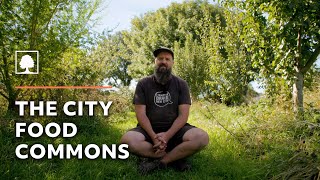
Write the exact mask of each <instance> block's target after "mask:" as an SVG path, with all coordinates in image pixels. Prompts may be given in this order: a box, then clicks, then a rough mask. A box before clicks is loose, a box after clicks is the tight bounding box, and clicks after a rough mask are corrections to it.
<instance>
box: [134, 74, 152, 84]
mask: <svg viewBox="0 0 320 180" xmlns="http://www.w3.org/2000/svg"><path fill="white" fill-rule="evenodd" d="M152 81H153V75H150V76H147V77H144V78H141V79H140V80H139V81H138V84H140V85H144V84H146V83H150V82H152Z"/></svg>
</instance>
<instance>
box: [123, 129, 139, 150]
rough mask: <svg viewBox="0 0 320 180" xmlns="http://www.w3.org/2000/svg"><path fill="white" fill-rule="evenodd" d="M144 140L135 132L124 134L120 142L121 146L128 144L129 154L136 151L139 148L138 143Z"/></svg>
mask: <svg viewBox="0 0 320 180" xmlns="http://www.w3.org/2000/svg"><path fill="white" fill-rule="evenodd" d="M144 140H145V137H144V135H143V134H141V133H139V132H136V131H128V132H127V133H126V134H124V135H123V136H122V138H121V140H120V143H121V144H128V146H129V150H130V151H131V152H135V151H137V148H139V146H140V143H141V142H143V141H144Z"/></svg>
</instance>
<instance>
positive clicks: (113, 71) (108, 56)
mask: <svg viewBox="0 0 320 180" xmlns="http://www.w3.org/2000/svg"><path fill="white" fill-rule="evenodd" d="M130 54H131V51H130V49H129V48H128V47H127V45H126V44H125V43H124V40H123V34H122V32H118V33H115V34H113V35H109V36H108V37H107V38H106V39H105V40H103V41H102V42H100V43H99V45H98V47H97V48H96V49H95V50H94V51H93V52H92V59H97V60H100V61H101V62H102V63H103V64H104V65H105V66H104V67H105V71H106V75H105V77H106V78H107V79H106V81H107V83H108V84H111V85H116V86H118V87H119V86H129V85H130V82H131V80H132V77H131V76H130V75H129V74H128V66H129V65H130V64H131V61H130V60H129V59H130V57H131V56H130Z"/></svg>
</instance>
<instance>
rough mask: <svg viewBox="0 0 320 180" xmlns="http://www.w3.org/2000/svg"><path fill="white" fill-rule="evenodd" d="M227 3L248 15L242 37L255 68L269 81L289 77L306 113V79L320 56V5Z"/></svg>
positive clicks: (297, 106) (305, 1) (298, 108)
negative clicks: (306, 75)
mask: <svg viewBox="0 0 320 180" xmlns="http://www.w3.org/2000/svg"><path fill="white" fill-rule="evenodd" d="M224 2H226V4H227V5H229V6H231V7H236V8H237V9H235V8H233V10H238V12H241V13H242V14H245V15H246V19H244V21H243V24H244V34H243V36H242V37H243V40H244V44H245V46H246V47H248V50H249V52H250V53H252V60H253V61H254V62H253V65H254V66H255V67H259V69H260V73H261V74H262V75H263V76H264V77H265V78H268V77H270V76H271V77H272V76H279V75H280V76H282V77H283V78H285V79H286V81H287V82H288V83H289V84H291V85H292V87H293V90H292V96H293V102H294V110H295V112H297V114H302V112H303V87H304V77H305V74H306V73H307V72H308V71H309V70H310V68H311V67H312V65H313V64H314V62H315V61H316V59H317V57H318V56H319V53H320V14H319V9H320V2H319V1H312V0H301V1H294V0H290V1H284V0H280V1H271V0H261V1H255V0H246V1H229V0H227V1H224Z"/></svg>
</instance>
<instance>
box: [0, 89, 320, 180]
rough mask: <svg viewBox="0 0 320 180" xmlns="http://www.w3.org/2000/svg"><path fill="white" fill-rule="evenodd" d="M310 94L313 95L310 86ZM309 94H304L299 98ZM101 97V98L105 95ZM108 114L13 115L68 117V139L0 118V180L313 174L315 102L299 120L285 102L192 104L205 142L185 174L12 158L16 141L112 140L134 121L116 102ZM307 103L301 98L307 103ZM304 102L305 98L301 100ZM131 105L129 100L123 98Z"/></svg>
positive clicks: (118, 163) (131, 163) (132, 162)
mask: <svg viewBox="0 0 320 180" xmlns="http://www.w3.org/2000/svg"><path fill="white" fill-rule="evenodd" d="M309 93H314V95H313V97H315V96H317V97H320V94H319V93H318V91H313V92H309ZM306 97H308V96H306ZM107 99H108V98H107ZM123 101H124V100H122V99H121V98H120V97H118V101H117V103H115V105H117V108H118V109H117V110H120V109H121V108H123V109H125V111H117V110H115V109H113V111H111V112H110V113H111V116H109V117H101V116H96V117H77V118H65V117H63V116H60V117H56V118H48V117H35V118H32V119H30V118H26V119H20V121H21V120H23V121H26V120H27V119H28V120H31V121H37V122H40V123H42V124H47V123H48V122H52V121H54V122H59V123H61V122H73V123H75V124H76V125H77V127H78V133H77V135H76V136H75V137H73V138H61V137H58V138H48V137H45V136H44V137H40V138H30V137H28V136H24V137H22V138H16V137H15V129H14V123H15V122H16V121H19V119H16V118H11V117H4V116H3V117H2V118H1V123H0V124H1V127H0V179H137V178H138V179H169V178H174V179H270V178H273V179H290V178H291V179H317V178H319V164H320V161H319V155H320V152H319V150H320V145H319V142H320V139H319V132H320V126H319V124H320V118H319V117H320V113H319V109H320V107H319V106H317V105H314V106H312V107H311V106H307V105H306V107H307V108H306V113H305V117H306V118H305V120H304V121H299V122H298V121H295V120H294V118H293V114H292V113H291V109H288V108H287V109H286V108H284V107H287V106H282V107H280V106H274V105H272V104H270V103H269V102H268V101H267V100H261V101H260V102H258V103H255V104H251V105H248V106H236V107H227V106H225V105H223V104H215V103H211V102H195V103H194V104H193V105H192V108H191V113H190V118H189V123H191V124H193V125H195V126H197V127H199V128H202V129H204V130H205V131H206V132H208V134H209V137H210V142H209V145H208V146H207V147H206V148H205V149H204V150H203V151H201V152H199V153H197V154H195V155H194V156H192V157H190V158H189V160H190V161H191V162H192V165H193V169H192V171H190V172H184V173H180V172H175V171H174V170H172V169H167V170H160V171H157V172H155V173H152V174H150V175H147V176H141V175H140V174H139V173H138V172H137V170H136V161H137V158H136V157H135V156H134V155H130V157H129V158H128V159H127V160H112V159H101V158H98V159H96V160H89V159H86V158H84V159H82V160H78V159H76V158H72V159H70V160H66V159H64V160H60V159H58V158H53V159H51V160H48V159H41V160H35V159H27V160H20V159H18V158H16V157H15V153H14V152H15V147H16V146H17V145H18V144H21V143H26V144H29V145H32V144H34V143H41V144H43V145H45V144H55V145H57V144H73V145H76V144H84V145H86V144H89V143H94V144H97V145H100V144H108V145H110V144H117V143H119V140H120V138H121V136H122V134H124V133H125V132H126V131H127V130H128V129H130V128H132V127H134V126H135V125H136V120H135V114H134V113H133V112H132V109H131V108H130V107H128V106H130V105H123V104H121V103H122V102H123ZM307 101H308V100H307ZM308 103H309V102H308ZM129 104H130V101H129Z"/></svg>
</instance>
